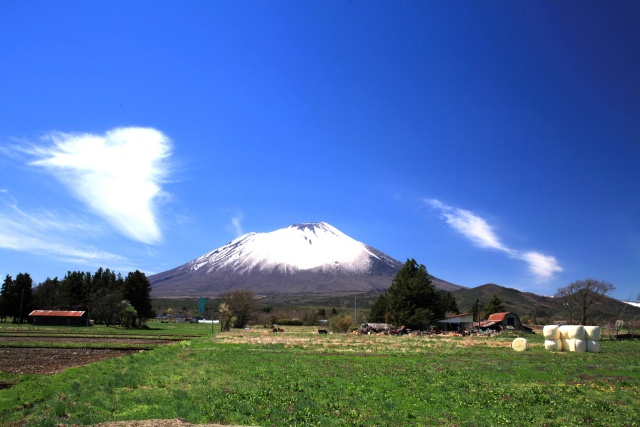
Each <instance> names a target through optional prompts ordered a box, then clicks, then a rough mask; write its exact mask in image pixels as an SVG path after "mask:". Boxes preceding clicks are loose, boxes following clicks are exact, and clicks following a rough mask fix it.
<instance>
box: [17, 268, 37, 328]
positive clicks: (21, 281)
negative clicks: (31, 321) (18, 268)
mask: <svg viewBox="0 0 640 427" xmlns="http://www.w3.org/2000/svg"><path fill="white" fill-rule="evenodd" d="M14 283H15V287H16V294H17V295H16V300H17V301H16V302H17V307H16V308H17V310H16V314H17V317H18V319H17V320H18V322H22V323H24V322H26V321H28V316H29V313H31V307H32V302H33V279H31V276H30V275H29V273H18V275H17V276H16V280H15V282H14Z"/></svg>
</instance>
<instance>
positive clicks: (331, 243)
mask: <svg viewBox="0 0 640 427" xmlns="http://www.w3.org/2000/svg"><path fill="white" fill-rule="evenodd" d="M401 267H402V263H401V262H399V261H397V260H395V259H393V258H391V257H389V256H388V255H385V254H384V253H382V252H380V251H378V250H376V249H374V248H372V247H370V246H367V245H365V244H364V243H362V242H359V241H357V240H354V239H352V238H351V237H349V236H347V235H346V234H344V233H342V232H341V231H340V230H338V229H337V228H335V227H333V226H332V225H330V224H328V223H326V222H303V223H299V224H293V225H290V226H288V227H285V228H281V229H279V230H275V231H272V232H267V233H247V234H245V235H243V236H240V237H238V238H237V239H235V240H233V241H231V242H230V243H227V244H226V245H224V246H222V247H220V248H218V249H215V250H213V251H211V252H209V253H207V254H205V255H203V256H201V257H199V258H196V259H195V260H193V261H190V262H188V263H186V264H184V265H182V266H180V267H177V268H174V269H173V270H169V271H166V272H164V273H160V274H157V275H155V276H151V277H150V281H151V284H152V287H153V292H154V295H155V296H169V295H181V296H184V295H186V294H190V293H199V294H200V295H201V296H202V295H210V294H215V293H219V292H222V291H227V290H230V289H252V290H254V291H255V292H259V293H263V294H268V293H272V294H273V293H305V292H306V293H328V292H330V293H349V292H370V291H381V290H384V289H386V288H388V287H389V286H390V285H391V279H392V278H393V277H394V276H395V274H396V273H397V271H398V270H399V269H400V268H401ZM176 286H177V287H184V288H187V291H188V292H185V291H180V290H179V289H171V288H172V287H176ZM451 286H455V285H451Z"/></svg>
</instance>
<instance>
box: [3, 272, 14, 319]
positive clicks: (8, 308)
mask: <svg viewBox="0 0 640 427" xmlns="http://www.w3.org/2000/svg"><path fill="white" fill-rule="evenodd" d="M15 294H16V290H15V284H14V283H13V277H11V276H10V275H8V274H7V276H6V277H5V278H4V282H2V289H1V290H0V315H1V316H2V320H3V321H6V319H7V317H11V318H13V319H15V318H14V316H13V313H14V312H15V311H14V307H15Z"/></svg>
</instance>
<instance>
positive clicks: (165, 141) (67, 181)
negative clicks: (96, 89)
mask: <svg viewBox="0 0 640 427" xmlns="http://www.w3.org/2000/svg"><path fill="white" fill-rule="evenodd" d="M44 139H45V141H47V142H48V144H46V145H40V146H36V147H34V148H32V149H31V150H29V154H31V155H32V156H34V157H35V158H36V160H33V161H31V162H30V165H32V166H36V167H40V168H44V169H45V170H46V171H47V172H49V173H51V174H52V175H53V176H54V177H56V178H57V179H58V180H59V181H60V182H62V183H63V184H64V185H65V186H66V187H67V188H68V189H69V191H70V192H71V193H72V194H73V195H74V196H75V197H76V198H77V199H79V200H80V201H82V202H83V203H84V204H86V206H87V207H89V208H90V209H91V211H93V212H94V213H95V214H97V215H99V216H100V217H102V218H103V219H105V220H106V221H107V222H109V223H110V224H111V225H112V226H113V227H114V228H115V229H116V230H117V231H118V232H120V233H121V234H123V235H125V236H127V237H128V238H130V239H132V240H136V241H139V242H142V243H146V244H154V243H158V242H159V241H160V240H161V239H162V231H161V229H160V226H159V221H158V215H157V214H158V203H159V202H160V201H161V200H162V198H163V195H164V192H163V189H162V184H163V183H164V181H165V179H166V178H167V176H168V173H169V167H168V164H167V159H168V158H169V156H170V154H171V142H170V140H169V138H168V137H167V136H166V135H164V134H163V133H162V132H160V131H158V130H156V129H152V128H137V127H129V128H116V129H113V130H110V131H108V132H106V133H105V134H104V135H95V134H88V133H62V132H54V133H50V134H48V135H46V136H45V138H44Z"/></svg>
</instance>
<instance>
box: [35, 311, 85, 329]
mask: <svg viewBox="0 0 640 427" xmlns="http://www.w3.org/2000/svg"><path fill="white" fill-rule="evenodd" d="M29 318H30V319H31V324H33V325H38V326H87V325H88V324H89V321H88V320H89V318H88V315H87V312H86V311H60V310H33V311H32V312H31V313H29Z"/></svg>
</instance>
